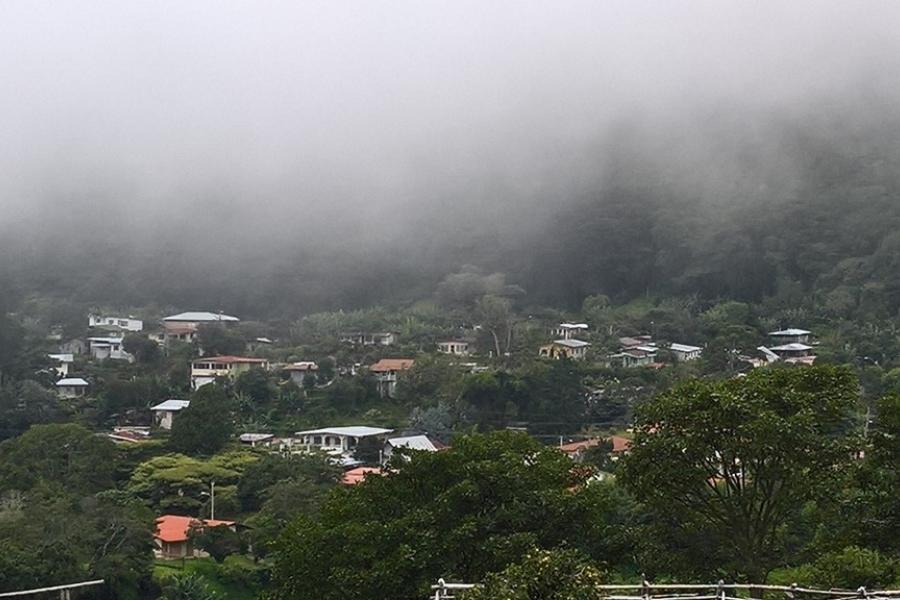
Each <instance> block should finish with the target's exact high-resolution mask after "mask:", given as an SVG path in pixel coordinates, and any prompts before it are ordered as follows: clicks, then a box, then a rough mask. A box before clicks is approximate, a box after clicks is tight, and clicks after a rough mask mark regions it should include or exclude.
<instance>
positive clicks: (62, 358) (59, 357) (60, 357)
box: [47, 354, 75, 363]
mask: <svg viewBox="0 0 900 600" xmlns="http://www.w3.org/2000/svg"><path fill="white" fill-rule="evenodd" d="M47 357H48V358H51V359H53V360H56V361H59V362H61V363H70V362H75V355H74V354H48V355H47Z"/></svg>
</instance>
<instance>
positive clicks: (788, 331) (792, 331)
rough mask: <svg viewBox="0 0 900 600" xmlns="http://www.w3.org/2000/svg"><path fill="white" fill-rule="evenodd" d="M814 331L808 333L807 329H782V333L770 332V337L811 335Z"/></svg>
mask: <svg viewBox="0 0 900 600" xmlns="http://www.w3.org/2000/svg"><path fill="white" fill-rule="evenodd" d="M811 333H812V331H807V330H805V329H794V328H788V329H782V330H780V331H770V332H769V335H784V336H795V335H809V334H811Z"/></svg>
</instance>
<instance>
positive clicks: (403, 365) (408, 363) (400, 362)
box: [369, 358, 416, 373]
mask: <svg viewBox="0 0 900 600" xmlns="http://www.w3.org/2000/svg"><path fill="white" fill-rule="evenodd" d="M415 362H416V361H414V360H413V359H411V358H382V359H381V360H379V361H378V362H377V363H375V364H374V365H372V366H370V367H369V370H370V371H372V372H373V373H384V372H387V371H405V370H407V369H409V368H411V367H412V366H413V364H415Z"/></svg>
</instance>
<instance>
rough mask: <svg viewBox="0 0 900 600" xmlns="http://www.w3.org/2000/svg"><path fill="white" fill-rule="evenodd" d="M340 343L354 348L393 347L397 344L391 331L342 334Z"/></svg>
mask: <svg viewBox="0 0 900 600" xmlns="http://www.w3.org/2000/svg"><path fill="white" fill-rule="evenodd" d="M340 338H341V341H342V342H344V343H346V344H352V345H354V346H393V345H394V344H396V343H397V334H396V333H393V332H391V331H382V332H378V333H369V332H362V331H350V332H345V333H342V334H341V336H340Z"/></svg>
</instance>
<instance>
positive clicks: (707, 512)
mask: <svg viewBox="0 0 900 600" xmlns="http://www.w3.org/2000/svg"><path fill="white" fill-rule="evenodd" d="M856 401H857V382H856V380H855V378H854V377H853V375H852V374H851V373H850V371H849V370H846V369H843V368H835V367H811V368H797V369H763V370H757V371H755V372H753V373H752V374H750V375H749V376H747V377H745V378H742V379H731V380H727V381H703V380H693V381H689V382H686V383H684V384H682V385H680V386H677V387H676V388H674V389H672V390H670V391H668V392H666V393H664V394H662V395H660V396H658V397H657V398H655V399H654V400H652V401H650V402H648V403H646V404H644V405H642V406H640V407H638V409H637V411H636V421H637V422H636V433H635V439H634V443H633V445H632V448H631V453H630V455H629V456H628V457H627V458H626V460H625V461H624V465H623V470H622V473H621V476H622V479H623V480H624V482H625V483H626V485H627V486H628V487H629V488H630V490H631V491H632V492H633V493H634V494H635V495H636V496H637V498H638V499H639V500H641V501H644V502H646V503H647V505H649V506H650V507H651V508H653V509H655V510H656V513H657V515H658V517H659V521H660V522H662V523H666V524H667V525H668V527H669V528H670V533H673V534H674V535H672V536H671V537H672V539H674V540H677V542H678V544H679V545H680V547H679V548H678V552H677V554H679V555H681V556H691V557H693V559H694V564H693V565H692V567H693V568H692V570H693V573H692V575H695V576H697V575H699V574H700V573H704V572H705V573H706V574H707V575H708V574H712V573H715V572H716V571H718V573H719V574H722V575H731V576H736V577H742V578H745V579H748V580H753V581H757V582H761V581H763V580H764V579H765V577H766V575H767V574H768V572H769V571H770V570H771V569H772V568H773V567H774V566H776V565H778V564H780V563H782V562H783V560H784V559H785V557H786V554H787V552H788V551H787V548H786V544H787V535H786V529H787V528H788V526H789V525H790V524H791V523H792V522H793V519H794V518H795V517H796V516H797V515H798V514H799V512H800V510H801V509H802V508H803V507H804V505H806V504H807V503H809V502H826V501H828V500H829V499H831V498H833V497H834V496H835V495H836V492H837V490H839V489H840V486H841V485H842V483H843V481H842V480H843V478H844V475H845V472H846V467H847V466H848V464H849V462H850V460H851V448H850V446H851V444H850V438H849V437H848V436H846V435H845V431H846V428H847V417H848V414H849V413H850V411H851V409H852V408H853V407H854V405H855V403H856ZM681 568H683V569H684V568H685V566H684V565H681ZM687 568H691V566H688V567H687ZM711 572H712V573H711Z"/></svg>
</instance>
